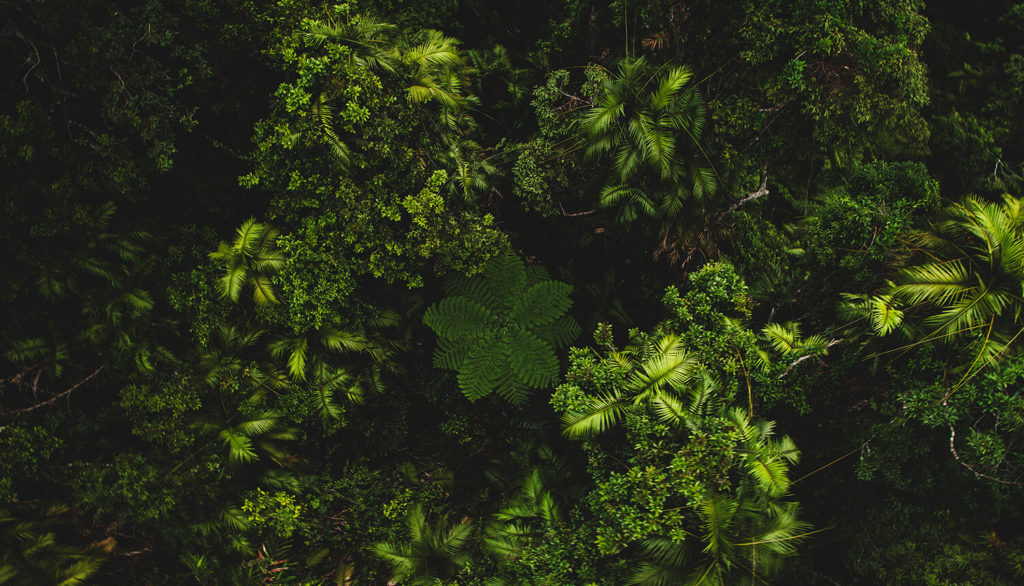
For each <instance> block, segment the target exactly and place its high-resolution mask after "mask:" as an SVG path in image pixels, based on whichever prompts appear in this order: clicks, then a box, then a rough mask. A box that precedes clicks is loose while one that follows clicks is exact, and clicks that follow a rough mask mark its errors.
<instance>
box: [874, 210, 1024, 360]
mask: <svg viewBox="0 0 1024 586" xmlns="http://www.w3.org/2000/svg"><path fill="white" fill-rule="evenodd" d="M1022 212H1024V210H1022V207H1021V200H1020V199H1018V198H1015V197H1012V196H1010V195H1004V196H1003V201H1002V202H1001V203H992V202H986V201H984V200H982V199H980V198H977V197H967V198H965V199H964V200H963V201H961V202H959V203H956V204H953V205H951V206H949V207H948V208H946V210H945V217H944V218H943V219H942V220H940V221H938V222H936V223H934V224H933V225H932V227H931V229H930V230H926V231H918V232H913V233H911V234H910V235H909V236H908V237H907V239H906V240H907V242H908V243H909V244H910V245H911V246H912V247H913V248H912V251H913V252H915V253H917V256H918V259H919V260H917V261H916V262H913V263H912V264H911V265H910V266H908V267H906V268H905V269H903V270H902V271H900V273H899V275H898V276H897V278H896V280H895V282H894V283H892V284H891V285H890V286H889V287H888V288H887V290H886V291H884V292H883V294H882V295H879V296H877V297H873V298H869V299H864V300H861V301H860V302H859V303H856V304H854V305H855V307H856V308H858V309H859V310H860V312H861V314H862V315H865V316H866V317H868V318H869V321H870V323H871V325H872V326H873V329H874V330H875V331H876V332H877V333H880V334H883V335H884V334H886V333H888V332H890V331H895V330H900V331H902V332H904V333H905V334H906V335H907V336H908V337H909V338H910V340H911V341H912V344H913V345H917V344H923V343H927V342H937V343H954V342H961V341H966V342H968V343H969V344H970V345H971V346H973V348H974V351H975V352H977V358H976V359H975V361H974V363H975V364H978V363H983V361H993V360H998V359H999V358H1001V357H1002V356H1004V355H1005V354H1006V353H1008V352H1010V351H1011V350H1012V349H1011V344H1012V343H1013V342H1014V341H1016V340H1017V339H1018V338H1019V337H1020V336H1021V334H1022V333H1024V324H1022V321H1024V297H1022V294H1021V292H1022V284H1024V213H1022Z"/></svg>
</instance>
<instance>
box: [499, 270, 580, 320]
mask: <svg viewBox="0 0 1024 586" xmlns="http://www.w3.org/2000/svg"><path fill="white" fill-rule="evenodd" d="M571 293H572V285H567V284H565V283H562V282H561V281H542V282H540V283H537V284H535V285H533V286H531V287H529V288H528V289H527V290H526V292H524V293H523V295H522V296H520V297H519V298H518V299H516V300H515V304H514V305H513V308H512V319H513V321H515V322H517V323H518V324H519V325H520V327H524V328H533V327H534V326H541V325H545V324H549V323H551V322H554V321H555V320H557V319H558V318H560V317H562V315H564V314H565V312H566V311H568V310H569V307H570V306H571V305H572V300H571V299H570V298H569V295H570V294H571Z"/></svg>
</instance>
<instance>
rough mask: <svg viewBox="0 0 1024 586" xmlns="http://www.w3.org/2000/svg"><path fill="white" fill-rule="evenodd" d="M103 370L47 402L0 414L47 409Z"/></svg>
mask: <svg viewBox="0 0 1024 586" xmlns="http://www.w3.org/2000/svg"><path fill="white" fill-rule="evenodd" d="M101 370H103V366H100V367H99V368H97V369H96V370H94V371H92V373H90V374H89V375H88V376H87V377H85V378H83V379H82V380H80V381H78V382H77V383H75V384H73V385H71V387H70V388H68V389H67V390H66V391H61V392H60V393H57V394H56V395H54V396H52V397H50V398H49V399H47V400H45V401H42V402H39V403H36V404H34V405H29V406H28V407H22V408H21V409H14V410H12V411H5V412H3V413H0V415H10V414H12V413H27V412H29V411H34V410H36V409H39V408H40V407H45V406H47V405H53V404H54V403H56V402H57V401H58V400H59V399H61V398H63V397H66V396H68V395H69V394H71V392H72V391H74V390H75V389H77V388H78V387H80V386H82V385H84V384H85V383H87V382H89V381H90V380H91V379H92V378H93V377H94V376H96V375H97V374H99V373H100V371H101Z"/></svg>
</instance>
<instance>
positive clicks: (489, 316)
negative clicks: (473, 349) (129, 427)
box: [423, 297, 494, 341]
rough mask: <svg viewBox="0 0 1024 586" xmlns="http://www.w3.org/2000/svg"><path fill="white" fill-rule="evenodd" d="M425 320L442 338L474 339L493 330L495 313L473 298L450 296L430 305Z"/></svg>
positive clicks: (453, 339) (454, 339) (452, 339)
mask: <svg viewBox="0 0 1024 586" xmlns="http://www.w3.org/2000/svg"><path fill="white" fill-rule="evenodd" d="M423 322H424V323H425V324H427V325H428V326H430V328H431V329H432V330H434V332H436V333H437V335H439V336H441V337H442V338H447V339H448V340H451V341H462V340H472V339H475V338H479V337H481V336H483V335H485V334H486V333H487V332H489V331H490V330H491V328H492V324H493V322H494V314H493V313H491V312H490V311H489V310H488V309H487V308H486V307H484V306H482V305H480V304H479V303H477V302H476V301H473V300H472V299H469V298H466V297H448V298H445V299H442V300H441V301H440V302H438V303H437V304H435V305H432V306H430V307H429V308H428V309H427V311H426V313H424V315H423Z"/></svg>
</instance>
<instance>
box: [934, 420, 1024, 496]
mask: <svg viewBox="0 0 1024 586" xmlns="http://www.w3.org/2000/svg"><path fill="white" fill-rule="evenodd" d="M949 451H950V452H951V453H952V454H953V458H954V459H956V461H957V462H959V463H960V465H961V466H963V467H964V468H967V469H968V470H970V471H971V472H973V473H974V476H975V478H984V479H985V480H991V481H992V482H998V483H999V484H1006V485H1009V486H1024V485H1022V484H1021V483H1020V482H1014V481H1012V480H1003V479H1001V478H996V477H995V476H989V475H988V474H985V473H984V472H978V471H977V470H975V469H974V466H971V465H970V464H968V463H967V462H964V461H963V459H962V458H961V457H960V454H959V452H957V451H956V428H955V427H953V426H952V425H950V426H949Z"/></svg>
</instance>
